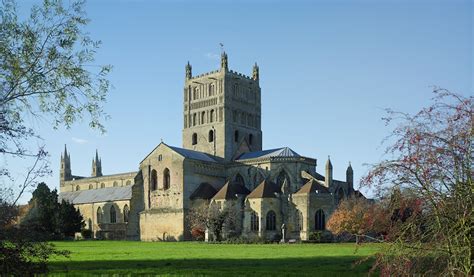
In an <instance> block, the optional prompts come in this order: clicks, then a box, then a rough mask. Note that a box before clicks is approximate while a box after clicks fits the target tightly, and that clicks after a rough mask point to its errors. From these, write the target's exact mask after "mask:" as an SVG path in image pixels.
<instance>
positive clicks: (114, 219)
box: [110, 206, 117, 223]
mask: <svg viewBox="0 0 474 277" xmlns="http://www.w3.org/2000/svg"><path fill="white" fill-rule="evenodd" d="M116 222H117V213H116V212H115V208H114V206H111V207H110V223H116Z"/></svg>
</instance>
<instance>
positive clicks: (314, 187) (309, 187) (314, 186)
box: [296, 180, 329, 194]
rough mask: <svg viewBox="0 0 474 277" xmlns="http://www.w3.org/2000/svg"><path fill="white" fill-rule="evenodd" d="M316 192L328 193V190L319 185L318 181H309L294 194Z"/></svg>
mask: <svg viewBox="0 0 474 277" xmlns="http://www.w3.org/2000/svg"><path fill="white" fill-rule="evenodd" d="M316 191H318V193H329V190H328V188H326V187H325V186H323V185H321V184H320V183H319V182H318V181H316V180H309V181H308V182H307V183H306V184H305V185H304V186H302V187H301V188H300V190H299V191H297V192H296V194H304V193H316Z"/></svg>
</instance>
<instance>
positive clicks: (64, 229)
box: [58, 200, 84, 237]
mask: <svg viewBox="0 0 474 277" xmlns="http://www.w3.org/2000/svg"><path fill="white" fill-rule="evenodd" d="M82 228H84V218H83V217H82V215H81V213H80V212H79V210H78V209H76V208H75V207H74V205H73V204H71V203H69V202H66V201H64V200H62V201H61V203H60V204H59V209H58V229H59V232H60V233H61V234H62V235H64V236H66V237H72V236H74V233H77V232H79V231H81V230H82Z"/></svg>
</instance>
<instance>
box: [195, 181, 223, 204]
mask: <svg viewBox="0 0 474 277" xmlns="http://www.w3.org/2000/svg"><path fill="white" fill-rule="evenodd" d="M216 193H217V190H216V189H215V188H214V187H213V186H211V185H210V184H208V183H201V184H200V185H199V186H198V187H197V189H196V190H195V191H194V192H193V193H192V194H191V196H190V197H189V199H191V200H194V199H206V200H207V199H211V198H212V197H213V196H214V195H216Z"/></svg>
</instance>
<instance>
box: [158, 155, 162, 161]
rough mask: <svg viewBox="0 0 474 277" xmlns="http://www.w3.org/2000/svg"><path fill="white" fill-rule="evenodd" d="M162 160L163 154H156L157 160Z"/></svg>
mask: <svg viewBox="0 0 474 277" xmlns="http://www.w3.org/2000/svg"><path fill="white" fill-rule="evenodd" d="M162 160H163V155H161V154H160V155H158V161H159V162H161V161H162Z"/></svg>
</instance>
